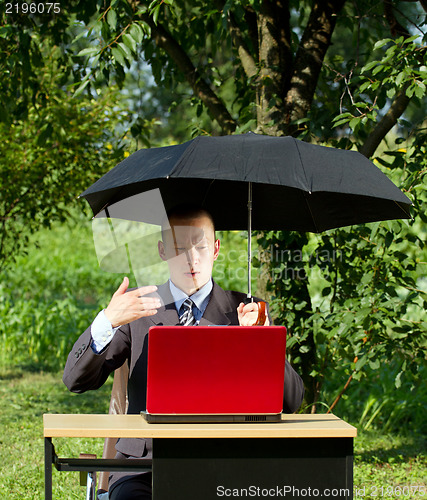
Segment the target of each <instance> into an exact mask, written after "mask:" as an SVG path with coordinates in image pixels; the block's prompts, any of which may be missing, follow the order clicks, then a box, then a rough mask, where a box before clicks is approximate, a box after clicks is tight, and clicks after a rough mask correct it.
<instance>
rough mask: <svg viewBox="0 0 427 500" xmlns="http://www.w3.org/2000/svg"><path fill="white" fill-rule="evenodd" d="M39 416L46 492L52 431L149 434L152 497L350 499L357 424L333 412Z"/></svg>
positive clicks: (80, 434) (157, 499) (142, 464)
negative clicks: (150, 418) (160, 417)
mask: <svg viewBox="0 0 427 500" xmlns="http://www.w3.org/2000/svg"><path fill="white" fill-rule="evenodd" d="M43 420H44V437H45V479H46V483H45V485H46V493H45V494H46V497H45V498H46V499H50V498H51V495H52V491H51V490H52V463H55V461H56V462H58V460H60V459H58V458H57V457H56V455H55V450H54V447H53V444H52V438H55V437H93V438H99V437H102V438H105V437H131V438H133V437H145V438H153V459H152V468H153V500H166V499H167V500H184V499H185V500H188V499H194V500H199V499H200V500H210V499H218V498H220V497H225V498H227V497H236V496H238V495H237V493H239V496H241V497H244V496H245V494H246V496H248V497H250V496H252V497H255V498H257V497H258V498H275V497H282V496H285V497H287V498H301V497H304V496H305V497H310V496H322V495H323V496H331V497H333V498H345V499H351V498H353V438H354V437H355V436H356V429H355V428H354V427H352V426H351V425H349V424H347V423H346V422H344V421H342V420H340V419H339V418H338V417H336V416H334V415H324V414H317V415H283V417H282V421H281V422H279V423H242V424H240V423H230V424H210V423H207V424H148V423H147V422H146V421H145V420H144V419H143V418H142V417H141V416H140V415H51V414H47V415H44V416H43ZM183 440H184V441H185V442H183ZM126 462H130V461H126ZM134 462H135V463H134ZM132 463H133V464H132V467H133V469H134V470H135V468H138V467H139V469H140V470H141V469H144V467H146V466H147V463H146V462H144V461H143V460H142V461H140V463H136V461H134V460H132ZM103 464H105V466H106V467H108V466H109V467H110V468H111V464H112V461H108V463H105V462H103V461H101V460H97V461H96V463H94V464H93V465H91V464H90V463H88V464H86V465H87V467H86V468H85V469H84V470H102V469H104V470H109V469H108V468H106V467H103ZM127 465H129V464H127ZM119 466H120V467H121V464H120V465H119ZM90 467H92V469H91V468H90ZM63 470H76V469H63ZM78 470H80V469H78ZM116 470H117V469H116ZM333 490H336V491H333ZM266 493H267V494H266ZM337 493H338V494H337Z"/></svg>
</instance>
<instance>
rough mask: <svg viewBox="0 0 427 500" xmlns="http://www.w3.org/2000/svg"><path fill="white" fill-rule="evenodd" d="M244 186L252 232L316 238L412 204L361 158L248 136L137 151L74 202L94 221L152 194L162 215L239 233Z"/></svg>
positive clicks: (244, 217)
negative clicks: (192, 211) (185, 212)
mask: <svg viewBox="0 0 427 500" xmlns="http://www.w3.org/2000/svg"><path fill="white" fill-rule="evenodd" d="M248 184H250V185H251V188H252V208H253V212H252V229H272V230H297V231H310V232H321V231H324V230H326V229H332V228H336V227H342V226H348V225H353V224H360V223H365V222H374V221H379V220H388V219H402V218H410V214H409V207H410V205H411V201H410V200H409V199H408V198H407V197H406V196H405V195H404V194H403V193H402V192H401V191H400V190H399V189H398V188H397V187H396V186H395V185H394V184H393V183H392V182H391V181H390V180H389V179H388V177H387V176H386V175H385V174H383V173H382V172H381V171H380V170H379V169H378V168H377V167H376V166H375V165H374V164H373V163H372V162H371V161H370V160H368V159H367V158H366V157H364V156H363V155H362V154H360V153H358V152H355V151H348V150H340V149H335V148H329V147H324V146H318V145H313V144H309V143H306V142H302V141H299V140H297V139H294V138H293V137H270V136H264V135H257V134H254V133H248V134H243V135H230V136H221V137H210V136H200V137H197V138H195V139H193V140H191V141H188V142H186V143H184V144H180V145H177V146H168V147H163V148H152V149H143V150H140V151H137V152H136V153H134V154H132V155H131V156H129V157H128V158H126V159H125V160H124V161H122V162H121V163H119V164H118V165H117V166H116V167H114V168H113V169H112V170H111V171H109V172H108V173H107V174H105V175H104V176H103V177H102V178H101V179H99V180H98V181H97V182H95V183H94V184H93V185H92V186H91V187H90V188H89V189H87V190H86V191H85V192H84V193H82V195H81V196H82V197H84V198H86V199H87V201H88V202H89V204H90V206H91V208H92V210H93V213H94V215H96V214H98V213H99V212H101V211H102V210H104V209H106V208H107V207H109V206H111V205H113V204H116V203H117V202H119V201H121V200H124V199H125V198H128V197H132V196H134V195H136V194H138V193H141V192H145V191H149V190H153V189H156V188H158V189H159V190H160V193H161V197H162V199H163V203H164V206H165V208H166V210H168V209H170V208H172V207H174V206H176V205H178V204H181V203H183V202H191V203H193V204H196V205H200V206H202V207H204V208H206V209H207V210H208V211H209V212H210V213H211V214H212V215H213V217H214V220H215V224H216V227H217V229H219V230H231V229H242V230H243V229H247V228H248V208H247V207H248ZM133 206H135V204H133ZM123 213H126V218H129V219H132V220H144V217H145V214H144V213H141V210H137V211H133V209H132V208H131V207H129V210H124V211H123ZM146 222H149V220H147V221H146Z"/></svg>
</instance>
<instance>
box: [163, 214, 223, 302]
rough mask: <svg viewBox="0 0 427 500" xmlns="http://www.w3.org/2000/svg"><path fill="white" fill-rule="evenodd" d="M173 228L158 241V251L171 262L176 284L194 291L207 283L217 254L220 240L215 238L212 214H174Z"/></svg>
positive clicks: (170, 265)
mask: <svg viewBox="0 0 427 500" xmlns="http://www.w3.org/2000/svg"><path fill="white" fill-rule="evenodd" d="M169 223H170V225H171V228H170V230H166V231H164V236H163V241H159V255H160V257H161V258H162V259H163V260H166V261H167V262H168V266H169V273H170V278H171V280H172V282H173V283H174V285H175V286H177V287H178V288H180V289H181V290H182V291H183V292H185V293H186V294H187V295H192V294H193V293H195V292H196V291H197V290H199V289H200V288H201V287H202V286H203V285H205V284H206V283H207V282H208V281H209V279H210V278H211V275H212V267H213V263H214V261H215V260H216V259H217V258H218V254H219V247H220V242H219V240H215V234H214V230H213V226H212V222H211V221H210V219H209V217H206V216H204V215H203V216H198V217H192V218H178V217H175V218H172V219H171V220H170V221H169Z"/></svg>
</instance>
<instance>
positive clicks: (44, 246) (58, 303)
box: [0, 217, 121, 370]
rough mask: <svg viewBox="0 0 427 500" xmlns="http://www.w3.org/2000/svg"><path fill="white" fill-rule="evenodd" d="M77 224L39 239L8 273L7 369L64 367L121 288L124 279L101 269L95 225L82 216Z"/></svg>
mask: <svg viewBox="0 0 427 500" xmlns="http://www.w3.org/2000/svg"><path fill="white" fill-rule="evenodd" d="M75 222H77V224H76V225H75V226H74V227H73V225H72V224H73V223H70V222H69V223H68V224H66V225H64V226H59V225H58V224H56V225H54V229H52V231H53V232H52V235H51V233H50V232H49V231H42V232H39V233H38V234H37V235H34V236H33V237H32V238H31V239H30V240H29V245H28V246H27V251H28V253H27V255H25V256H20V257H19V258H17V259H16V263H15V264H14V266H10V267H9V268H8V269H7V270H6V271H4V273H3V276H2V282H1V284H0V318H1V321H0V324H1V326H0V339H1V342H2V345H3V349H2V351H1V356H0V366H1V367H5V366H6V367H8V366H11V365H19V366H37V367H44V368H45V369H49V370H52V369H60V368H61V367H63V366H64V364H65V360H66V357H67V355H68V353H69V351H70V350H71V347H72V345H73V344H74V342H75V341H76V340H77V337H78V335H79V334H80V333H82V332H83V331H84V330H85V329H86V328H87V326H88V325H89V324H90V323H91V321H92V320H93V318H94V317H95V315H96V314H97V312H98V311H99V310H100V309H102V308H103V307H105V306H106V305H107V304H108V301H109V299H110V297H111V294H112V292H113V291H114V290H115V289H116V288H117V286H118V285H119V283H120V278H121V277H120V276H118V275H115V274H109V273H104V272H102V271H101V270H100V269H99V266H98V262H97V259H96V254H95V251H94V248H93V240H92V232H91V227H90V225H89V224H88V223H87V222H85V220H84V219H83V218H82V217H78V218H77V221H75ZM52 236H53V237H52ZM36 238H37V239H36ZM70 249H72V251H70Z"/></svg>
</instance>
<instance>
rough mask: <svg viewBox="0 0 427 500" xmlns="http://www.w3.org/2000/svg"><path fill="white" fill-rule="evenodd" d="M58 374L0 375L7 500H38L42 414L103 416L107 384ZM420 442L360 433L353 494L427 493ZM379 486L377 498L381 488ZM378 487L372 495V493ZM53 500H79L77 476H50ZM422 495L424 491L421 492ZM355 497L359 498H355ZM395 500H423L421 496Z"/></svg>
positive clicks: (83, 447) (80, 448)
mask: <svg viewBox="0 0 427 500" xmlns="http://www.w3.org/2000/svg"><path fill="white" fill-rule="evenodd" d="M61 376H62V374H61V373H60V372H58V373H43V372H29V371H24V370H18V371H12V370H8V371H3V372H1V373H0V384H1V385H0V395H1V401H2V405H1V407H0V425H1V429H2V434H1V436H0V461H1V462H0V463H1V468H0V491H1V492H2V498H5V499H7V500H9V499H10V500H24V499H40V498H43V494H44V493H43V492H44V471H43V467H44V448H43V421H42V416H43V413H107V411H108V403H109V394H110V391H111V381H110V380H109V381H108V382H107V383H106V384H105V386H104V387H103V388H101V389H99V390H98V391H96V392H92V393H86V394H79V395H76V394H71V393H69V392H68V390H67V389H66V387H65V386H64V385H63V383H62V380H61ZM54 444H55V448H56V451H57V453H58V455H59V456H64V457H65V456H67V457H71V456H74V457H76V456H78V455H79V453H81V452H85V453H96V454H97V455H99V456H100V455H101V454H102V447H103V440H100V439H97V440H96V439H92V440H90V439H77V438H73V439H65V438H57V439H55V440H54ZM425 449H426V446H425V438H423V436H417V435H414V434H405V433H402V434H400V435H397V434H386V435H382V434H381V432H380V431H378V430H371V431H361V432H359V435H358V437H357V438H356V440H355V467H354V485H355V487H356V490H355V492H356V493H357V492H358V491H359V492H360V491H361V490H360V489H361V488H363V487H365V493H366V494H365V496H364V497H363V498H378V497H380V496H383V497H385V498H397V496H396V495H394V494H393V495H391V496H390V495H386V494H385V493H386V488H387V487H393V488H395V487H397V486H400V487H402V488H403V487H404V486H420V487H423V488H424V489H425V490H427V459H426V455H425ZM381 487H383V488H384V495H381V494H380V493H381V490H380V488H381ZM375 488H376V489H377V490H376V491H377V496H374V495H371V493H375ZM53 489H54V496H53V498H55V499H64V498H66V499H74V498H75V499H77V498H80V499H81V498H84V495H85V492H84V488H83V487H81V486H80V485H79V475H78V473H77V472H61V473H60V472H57V471H55V470H54V472H53ZM425 493H427V491H426V492H425ZM355 498H362V496H361V495H355ZM400 498H423V496H422V495H421V494H420V493H417V494H414V495H412V496H407V495H402V496H400Z"/></svg>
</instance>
